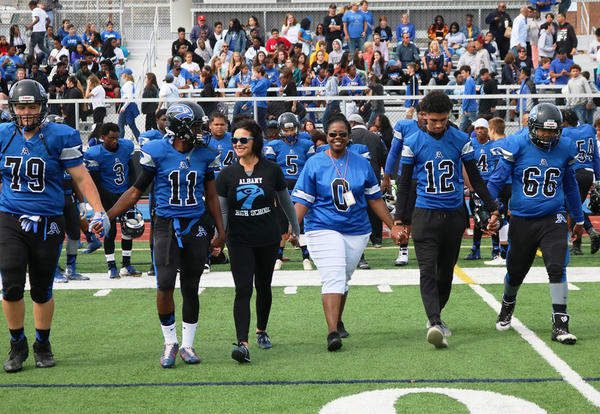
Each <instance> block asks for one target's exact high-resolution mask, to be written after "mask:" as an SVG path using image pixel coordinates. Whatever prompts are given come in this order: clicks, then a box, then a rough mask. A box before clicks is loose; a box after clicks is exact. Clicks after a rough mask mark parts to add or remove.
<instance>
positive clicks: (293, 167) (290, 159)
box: [285, 155, 298, 175]
mask: <svg viewBox="0 0 600 414" xmlns="http://www.w3.org/2000/svg"><path fill="white" fill-rule="evenodd" d="M297 159H298V156H297V155H286V156H285V165H287V166H288V167H289V168H288V169H287V170H285V172H287V173H288V174H289V175H296V174H298V165H297V164H296V163H295V162H294V161H296V160H297Z"/></svg>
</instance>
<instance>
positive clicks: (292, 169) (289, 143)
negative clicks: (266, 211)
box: [264, 112, 315, 270]
mask: <svg viewBox="0 0 600 414" xmlns="http://www.w3.org/2000/svg"><path fill="white" fill-rule="evenodd" d="M277 123H278V124H279V135H280V139H277V140H274V141H269V142H268V143H267V144H266V145H265V149H264V153H265V157H266V158H267V159H268V160H271V161H275V162H276V163H277V164H279V166H280V167H281V170H282V171H283V176H284V177H285V180H286V182H287V186H288V189H289V190H290V191H292V190H293V189H294V185H296V181H297V180H298V177H299V176H300V173H302V170H303V169H304V164H305V163H306V161H307V160H308V159H309V158H310V157H311V156H312V155H314V153H315V147H314V145H313V143H312V141H309V140H304V139H299V138H298V134H299V132H300V122H299V121H298V118H297V117H296V115H294V114H293V113H291V112H284V113H283V114H281V115H279V119H278V120H277ZM278 212H279V218H280V222H281V235H282V240H281V244H280V249H279V253H278V256H277V260H276V261H275V270H281V267H282V265H283V261H282V259H283V250H284V247H285V235H287V233H288V222H287V218H286V217H285V214H283V212H282V211H281V209H279V208H278ZM300 227H301V230H302V234H301V235H300V248H301V249H302V266H303V268H304V270H312V265H311V263H310V255H309V253H308V248H307V246H306V242H305V241H304V237H303V236H304V227H303V226H302V221H300Z"/></svg>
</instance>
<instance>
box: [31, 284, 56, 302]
mask: <svg viewBox="0 0 600 414" xmlns="http://www.w3.org/2000/svg"><path fill="white" fill-rule="evenodd" d="M30 294H31V300H33V301H34V302H35V303H46V302H48V301H50V299H52V285H50V286H48V288H46V289H44V288H40V287H33V286H32V287H31V292H30Z"/></svg>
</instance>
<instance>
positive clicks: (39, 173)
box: [4, 157, 46, 193]
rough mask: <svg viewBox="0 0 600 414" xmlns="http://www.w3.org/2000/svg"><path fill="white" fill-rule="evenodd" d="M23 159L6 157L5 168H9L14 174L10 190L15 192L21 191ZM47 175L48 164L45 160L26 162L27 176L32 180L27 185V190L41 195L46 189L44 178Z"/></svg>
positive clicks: (30, 159) (34, 159)
mask: <svg viewBox="0 0 600 414" xmlns="http://www.w3.org/2000/svg"><path fill="white" fill-rule="evenodd" d="M22 164H23V157H6V158H5V159H4V166H5V167H9V168H10V169H11V173H12V180H11V183H10V189H11V190H13V191H21V176H20V171H21V165H22ZM45 175H46V163H45V162H44V160H43V159H41V158H37V157H33V158H29V159H28V160H27V161H25V176H26V177H27V178H28V179H29V180H30V181H29V182H28V183H27V188H29V191H31V192H33V193H41V192H43V191H44V188H45V187H46V184H45V180H44V177H45Z"/></svg>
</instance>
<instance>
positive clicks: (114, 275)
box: [108, 266, 121, 279]
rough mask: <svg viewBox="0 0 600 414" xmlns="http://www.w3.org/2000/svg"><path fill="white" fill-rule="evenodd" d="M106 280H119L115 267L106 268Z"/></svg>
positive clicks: (119, 276)
mask: <svg viewBox="0 0 600 414" xmlns="http://www.w3.org/2000/svg"><path fill="white" fill-rule="evenodd" d="M108 278H109V279H121V275H119V271H118V270H117V268H116V267H114V266H111V267H109V268H108Z"/></svg>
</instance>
